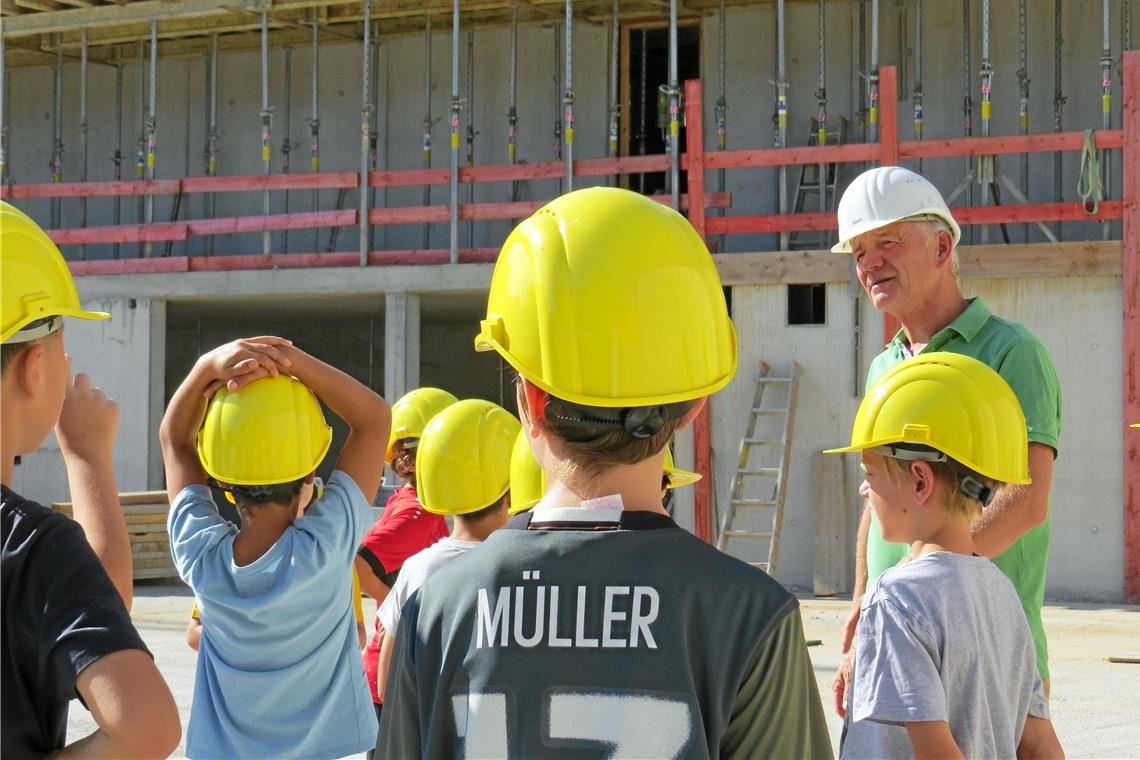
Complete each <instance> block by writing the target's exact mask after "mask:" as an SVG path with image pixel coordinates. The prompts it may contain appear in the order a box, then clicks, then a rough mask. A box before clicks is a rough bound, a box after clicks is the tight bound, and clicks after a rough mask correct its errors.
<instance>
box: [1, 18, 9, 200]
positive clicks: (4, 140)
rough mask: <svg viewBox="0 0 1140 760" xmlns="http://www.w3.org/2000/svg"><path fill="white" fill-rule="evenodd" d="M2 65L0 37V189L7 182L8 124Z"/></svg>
mask: <svg viewBox="0 0 1140 760" xmlns="http://www.w3.org/2000/svg"><path fill="white" fill-rule="evenodd" d="M6 68H7V67H6V65H5V63H4V38H3V36H0V187H3V186H4V183H5V182H7V181H8V123H7V122H6V121H4V117H5V114H6V109H5V106H6V105H8V90H7V87H6V85H7V81H6V79H5V77H4V75H5V73H6Z"/></svg>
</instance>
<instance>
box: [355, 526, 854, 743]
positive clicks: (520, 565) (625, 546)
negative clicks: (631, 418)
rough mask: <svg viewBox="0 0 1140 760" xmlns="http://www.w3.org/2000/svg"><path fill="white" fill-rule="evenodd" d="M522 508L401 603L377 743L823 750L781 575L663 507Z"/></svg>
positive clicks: (806, 663)
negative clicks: (609, 520) (712, 540)
mask: <svg viewBox="0 0 1140 760" xmlns="http://www.w3.org/2000/svg"><path fill="white" fill-rule="evenodd" d="M521 518H522V519H521V521H520V520H519V519H518V518H516V520H515V521H512V524H511V526H512V527H508V528H507V529H504V530H500V531H498V532H496V533H494V534H493V535H492V536H491V537H490V538H489V539H488V540H487V541H486V542H485V543H484V544H482V545H481V546H479V547H476V548H475V549H472V550H471V551H470V552H468V553H467V554H466V555H465V556H463V557H460V558H458V559H456V560H455V561H453V562H451V563H450V564H448V565H447V566H445V567H443V568H441V569H440V570H439V571H438V572H437V573H436V574H435V575H433V576H432V577H431V578H429V579H428V580H427V582H426V583H425V584H424V585H423V587H422V588H421V589H420V591H419V593H418V594H417V595H416V596H415V597H413V598H412V599H411V600H410V601H409V603H408V604H407V605H406V606H405V608H404V622H403V624H402V626H401V628H400V631H399V633H398V636H397V641H398V643H397V648H396V651H395V653H394V656H393V662H392V671H391V676H390V678H389V682H388V690H387V699H386V701H385V705H384V713H383V720H382V726H381V729H380V743H379V745H378V746H377V754H378V756H385V757H393V758H409V757H417V756H424V757H541V756H558V757H570V758H578V757H655V758H656V757H716V756H751V757H760V756H763V757H796V758H808V757H831V754H832V752H831V745H830V740H829V738H828V734H827V726H826V722H825V720H824V716H823V707H822V705H821V703H820V699H819V693H818V691H817V689H816V683H815V676H814V674H813V672H812V666H811V662H810V660H809V659H808V654H807V648H806V646H805V643H804V638H803V630H802V626H801V622H800V616H799V608H798V604H797V602H796V599H795V597H794V596H792V595H791V594H790V593H788V592H787V591H786V590H785V589H784V588H783V587H781V586H780V585H779V584H778V583H776V582H775V581H773V580H772V579H771V578H769V577H768V576H767V575H766V574H765V573H763V572H761V571H759V570H757V569H755V568H753V567H750V566H749V565H746V564H745V563H743V562H740V561H738V560H736V559H733V558H731V557H729V556H727V555H725V554H722V553H721V552H718V551H717V550H716V549H714V548H713V547H711V546H708V545H707V544H705V543H703V542H701V541H699V540H698V539H696V538H695V537H694V536H692V535H691V534H690V533H688V532H686V531H684V530H682V529H680V528H678V527H677V526H676V523H674V522H673V521H672V520H671V519H669V518H668V517H665V516H664V515H658V514H651V513H646V512H624V513H621V516H620V529H617V530H614V529H612V527H613V526H612V525H611V526H610V527H611V529H608V530H607V529H598V528H600V527H602V526H598V525H579V526H576V529H573V530H534V529H533V527H534V526H531V527H532V529H531V530H525V529H513V528H517V527H518V526H522V527H525V526H526V524H527V521H528V520H529V519H530V516H529V515H522V516H521Z"/></svg>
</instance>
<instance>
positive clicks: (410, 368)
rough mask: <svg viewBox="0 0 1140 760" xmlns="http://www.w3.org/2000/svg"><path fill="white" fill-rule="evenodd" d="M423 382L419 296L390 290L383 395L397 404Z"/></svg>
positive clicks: (387, 303) (388, 295)
mask: <svg viewBox="0 0 1140 760" xmlns="http://www.w3.org/2000/svg"><path fill="white" fill-rule="evenodd" d="M419 384H420V297H419V296H418V295H416V294H415V293H407V292H400V293H388V294H387V295H386V296H385V298H384V398H386V399H388V403H390V404H394V403H396V400H397V399H399V398H400V396H403V395H404V394H405V393H407V392H408V391H410V390H412V389H414V388H418V387H419Z"/></svg>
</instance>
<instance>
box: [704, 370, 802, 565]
mask: <svg viewBox="0 0 1140 760" xmlns="http://www.w3.org/2000/svg"><path fill="white" fill-rule="evenodd" d="M798 375H799V365H798V364H797V363H796V362H792V365H791V369H790V371H789V372H788V374H787V375H786V376H776V375H772V374H771V372H770V369H769V367H768V363H767V362H761V363H760V372H759V374H758V375H757V377H756V387H755V390H754V392H753V394H752V407H751V412H750V414H749V418H748V428H747V430H746V432H745V433H744V437H743V438H742V439H741V440H740V454H739V458H738V460H737V469H736V477H735V478H733V480H732V491H731V493H730V496H729V498H728V510H727V511H726V512H725V515H724V521H723V523H722V524H721V528H720V534H719V536H718V538H717V543H716V546H717V548H718V549H720V550H721V551H727V550H728V544H729V541H730V540H733V539H736V540H738V541H745V540H746V541H752V542H756V543H759V544H760V547H759V548H758V550H757V551H755V552H752V551H749V552H746V553H745V556H746V557H747V559H746V561H748V562H749V564H751V565H753V566H755V567H759V568H760V569H761V570H764V571H765V572H767V573H768V574H769V575H773V576H774V575H775V574H776V563H777V562H778V561H779V559H780V530H781V528H782V527H783V523H784V501H785V497H786V496H787V492H788V467H789V464H790V461H791V452H792V431H793V430H794V428H795V418H796V395H797V392H798V388H799V385H798V383H799V377H798ZM760 558H763V561H759V560H760Z"/></svg>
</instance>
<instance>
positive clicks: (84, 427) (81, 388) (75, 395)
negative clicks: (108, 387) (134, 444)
mask: <svg viewBox="0 0 1140 760" xmlns="http://www.w3.org/2000/svg"><path fill="white" fill-rule="evenodd" d="M118 427H119V406H118V404H116V403H115V402H114V401H112V400H111V399H109V398H107V394H105V393H103V391H102V390H100V389H99V388H96V387H94V386H92V384H91V378H90V377H88V376H87V375H85V374H83V373H82V372H81V373H79V374H78V375H76V376H75V377H73V378H72V379H71V382H69V383H68V384H67V392H66V394H65V395H64V397H63V411H62V412H61V413H60V415H59V422H58V423H57V424H56V426H55V433H56V437H57V438H58V439H59V446H60V449H61V450H62V451H63V453H64V455H65V456H75V457H77V458H79V459H88V460H90V459H96V458H99V457H105V458H107V459H110V457H111V450H112V449H113V448H114V447H115V432H116V431H117V430H118Z"/></svg>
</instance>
